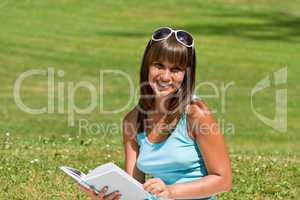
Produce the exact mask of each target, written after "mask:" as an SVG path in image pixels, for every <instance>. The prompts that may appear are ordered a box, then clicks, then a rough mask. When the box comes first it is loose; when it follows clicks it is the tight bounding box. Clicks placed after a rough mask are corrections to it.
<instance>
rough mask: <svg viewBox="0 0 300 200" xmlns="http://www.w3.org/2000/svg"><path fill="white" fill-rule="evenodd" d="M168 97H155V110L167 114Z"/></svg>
mask: <svg viewBox="0 0 300 200" xmlns="http://www.w3.org/2000/svg"><path fill="white" fill-rule="evenodd" d="M167 99H168V98H167V97H166V96H163V97H156V98H155V111H156V112H157V113H159V114H165V113H166V112H167V109H166V108H165V101H166V100H167Z"/></svg>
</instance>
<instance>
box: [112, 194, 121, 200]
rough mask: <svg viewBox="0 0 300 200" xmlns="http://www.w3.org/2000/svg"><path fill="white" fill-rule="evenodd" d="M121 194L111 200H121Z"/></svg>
mask: <svg viewBox="0 0 300 200" xmlns="http://www.w3.org/2000/svg"><path fill="white" fill-rule="evenodd" d="M121 196H122V194H118V195H117V196H116V197H115V198H113V200H119V199H121Z"/></svg>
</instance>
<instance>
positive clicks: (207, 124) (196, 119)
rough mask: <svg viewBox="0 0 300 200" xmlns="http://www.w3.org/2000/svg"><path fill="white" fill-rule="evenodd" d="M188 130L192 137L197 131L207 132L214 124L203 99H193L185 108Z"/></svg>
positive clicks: (210, 112)
mask: <svg viewBox="0 0 300 200" xmlns="http://www.w3.org/2000/svg"><path fill="white" fill-rule="evenodd" d="M187 116H188V125H189V132H190V135H191V136H192V138H193V139H194V138H195V136H196V134H198V133H200V132H201V133H207V131H209V132H210V131H212V129H211V128H214V127H215V126H216V120H215V118H214V116H213V113H212V111H211V110H210V109H209V107H208V105H207V104H206V103H205V102H204V101H203V100H195V101H193V102H192V103H191V104H190V105H189V106H188V110H187Z"/></svg>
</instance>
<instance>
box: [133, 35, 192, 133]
mask: <svg viewBox="0 0 300 200" xmlns="http://www.w3.org/2000/svg"><path fill="white" fill-rule="evenodd" d="M155 61H168V62H169V63H172V64H178V65H180V66H185V69H184V70H185V75H184V78H183V82H182V84H181V86H180V88H178V89H177V90H176V91H175V92H174V93H173V94H170V95H169V96H168V98H167V101H166V105H165V107H166V109H167V110H168V112H167V115H166V118H165V119H164V124H167V125H170V126H164V127H165V129H164V130H163V131H164V132H167V133H170V132H171V131H172V130H173V129H174V127H175V126H176V124H177V122H178V120H179V119H180V116H181V115H182V114H183V113H184V112H185V107H186V105H187V104H189V103H190V101H191V95H192V93H193V90H194V85H195V73H196V72H195V70H196V69H195V66H196V56H195V48H191V47H185V46H184V45H182V44H180V43H179V42H178V41H177V40H176V38H175V35H174V34H172V35H171V36H170V37H169V38H168V39H165V40H161V41H153V40H150V41H149V42H148V45H147V47H146V49H145V51H144V56H143V59H142V63H141V68H140V97H139V102H138V117H137V127H138V128H137V130H138V132H143V131H145V123H146V119H147V113H149V111H153V110H154V101H155V98H154V96H155V94H154V91H153V90H152V88H151V86H150V85H149V81H148V75H149V66H150V65H151V64H152V63H153V62H155ZM151 97H152V98H151ZM173 122H175V123H173ZM171 123H172V124H174V125H173V126H172V125H171Z"/></svg>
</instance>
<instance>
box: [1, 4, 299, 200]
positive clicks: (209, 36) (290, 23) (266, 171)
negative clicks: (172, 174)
mask: <svg viewBox="0 0 300 200" xmlns="http://www.w3.org/2000/svg"><path fill="white" fill-rule="evenodd" d="M299 9H300V2H299V1H298V0H297V1H284V3H283V2H282V1H278V0H272V1H266V0H261V1H258V0H254V1H248V0H232V1H224V0H213V1H194V2H193V3H190V2H188V1H177V0H176V1H147V2H146V1H145V2H140V1H128V2H127V1H126V2H125V1H121V0H118V1H104V0H103V1H96V0H93V1H89V2H84V1H78V0H67V1H61V0H56V1H33V0H27V1H14V0H10V1H9V0H4V1H1V3H0V11H1V12H0V24H1V26H0V27H1V31H0V191H1V192H0V199H41V198H42V199H86V197H85V196H84V194H83V193H81V192H79V191H78V189H77V186H76V184H74V183H73V182H72V180H70V179H69V178H68V177H66V176H65V175H64V174H62V172H60V171H59V170H58V167H59V166H61V165H70V166H74V167H77V168H79V169H82V170H84V171H87V170H88V169H90V168H93V167H96V166H97V165H99V164H102V163H105V162H108V161H115V162H117V163H118V164H119V165H120V166H123V158H124V155H123V147H122V140H121V131H120V127H119V125H120V121H121V119H122V117H123V116H124V115H125V113H126V111H128V109H127V110H126V111H123V112H121V113H117V114H105V113H103V112H99V107H100V103H99V101H98V104H97V108H96V109H95V110H94V111H93V112H91V113H89V114H87V115H80V114H76V115H75V126H74V127H70V126H68V115H67V108H68V107H67V99H66V98H67V95H68V91H67V87H68V85H69V82H75V83H76V82H77V83H78V82H80V81H90V82H91V83H93V84H94V85H95V87H96V88H97V89H99V88H100V86H99V70H101V69H120V70H122V71H124V72H125V73H128V74H129V75H130V77H131V78H132V80H133V82H134V84H135V86H136V87H137V83H138V73H139V64H140V62H141V57H142V54H143V50H144V48H145V46H146V44H147V41H148V40H149V38H150V35H151V32H152V31H153V30H154V29H155V28H157V27H159V26H171V27H175V28H181V29H186V30H188V31H189V32H191V33H192V34H193V35H194V37H195V40H196V51H197V58H198V63H197V83H198V84H199V83H201V82H205V81H210V82H213V83H215V84H216V85H217V86H218V88H220V86H221V84H222V83H225V84H227V83H229V82H231V81H232V82H234V85H233V86H232V87H231V88H230V89H228V92H227V93H226V104H225V112H224V113H222V112H221V104H220V102H221V101H220V97H219V98H215V99H210V98H204V99H205V100H206V101H207V102H208V104H209V105H210V107H211V108H212V109H214V110H216V111H217V112H216V117H218V118H220V119H224V120H225V122H226V123H232V124H234V127H235V132H234V134H226V133H225V136H226V141H227V143H228V146H229V150H230V157H231V159H232V167H233V172H234V187H233V189H232V191H231V192H230V193H225V194H221V195H219V198H220V199H299V197H300V191H299V188H300V185H299V183H300V178H299V177H300V163H299V150H300V148H299V141H300V137H299V134H298V131H299V128H300V125H299V114H298V111H299V106H300V104H299V102H300V101H299V100H300V98H299V82H298V77H297V76H298V74H299V73H300V70H299V67H298V65H299V52H300V24H299V21H300V15H299ZM49 67H51V68H54V69H55V70H56V71H57V70H63V71H64V72H65V73H64V76H63V77H58V76H56V77H55V88H56V89H55V92H56V93H55V99H54V100H55V112H54V113H52V114H41V115H31V114H28V113H25V112H23V111H21V110H20V108H19V107H18V106H17V105H16V103H15V102H14V98H13V87H14V83H15V81H16V79H17V77H18V76H19V75H20V74H21V73H22V72H25V71H27V70H30V69H44V70H46V69H47V68H49ZM283 67H288V80H287V83H286V84H285V85H282V86H280V87H279V88H287V90H288V102H287V104H288V110H287V116H288V125H287V132H286V133H280V132H278V131H276V130H274V129H272V128H271V127H269V126H267V125H265V124H263V123H262V122H261V121H260V120H259V119H258V118H257V117H256V116H255V115H254V113H253V112H252V111H251V107H250V92H251V90H252V88H253V87H254V86H255V84H256V83H257V82H258V81H260V80H261V79H263V78H264V77H266V76H267V75H270V74H272V72H275V71H277V70H278V69H280V68H283ZM123 81H124V80H123ZM59 82H60V83H64V84H65V88H64V91H65V102H64V106H65V108H64V113H62V114H61V113H58V110H57V105H58V102H59V100H58V98H57V87H58V83H59ZM126 87H127V86H126V85H124V83H123V82H122V80H121V79H118V78H116V77H113V76H106V77H105V85H104V98H105V102H104V106H105V109H112V108H115V107H120V106H122V105H123V104H124V102H127V100H128V98H129V93H128V91H127V90H126V89H124V88H126ZM274 92H275V86H272V87H271V88H269V89H266V91H265V92H263V93H259V94H257V96H256V97H255V99H254V100H255V105H256V106H257V109H258V110H259V111H260V112H261V113H263V114H264V115H266V116H268V117H272V116H274V113H275V111H274V109H273V107H274V105H275V103H274V98H275V93H274ZM21 94H22V98H23V100H24V102H25V103H26V105H29V106H32V107H43V106H46V105H47V79H46V77H42V76H40V77H34V78H28V79H26V80H25V81H24V84H23V85H22V91H21ZM98 94H99V91H98ZM198 94H213V90H212V89H211V88H209V87H201V88H200V89H199V91H198ZM99 95H100V94H99ZM89 98H90V96H89V93H88V92H86V91H84V90H80V92H79V91H78V93H77V94H76V95H75V99H76V105H78V106H79V107H85V106H87V105H88V104H89ZM130 105H131V106H133V105H134V102H133V101H132V102H131V103H130ZM80 119H87V120H88V121H89V124H90V127H89V132H84V131H83V132H81V133H80V132H79V120H80ZM100 122H101V123H102V125H106V127H104V128H103V127H102V128H98V129H97V127H96V125H95V124H96V123H97V124H100ZM92 124H93V125H92ZM113 127H115V129H114V131H112V129H113ZM105 128H106V129H105ZM109 131H111V132H112V133H111V134H109V133H108V132H109ZM8 133H9V134H8ZM35 159H37V160H38V161H37V162H35V161H34V160H35Z"/></svg>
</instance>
